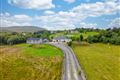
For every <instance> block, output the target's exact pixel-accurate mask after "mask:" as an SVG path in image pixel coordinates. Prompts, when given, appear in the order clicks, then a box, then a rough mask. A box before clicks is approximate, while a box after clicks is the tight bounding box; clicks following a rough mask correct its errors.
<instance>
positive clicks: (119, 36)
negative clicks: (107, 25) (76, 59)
mask: <svg viewBox="0 0 120 80" xmlns="http://www.w3.org/2000/svg"><path fill="white" fill-rule="evenodd" d="M87 41H88V42H89V43H98V42H102V43H111V44H116V45H120V28H113V29H107V30H102V31H100V34H98V35H93V36H88V38H87Z"/></svg>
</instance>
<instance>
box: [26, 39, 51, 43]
mask: <svg viewBox="0 0 120 80" xmlns="http://www.w3.org/2000/svg"><path fill="white" fill-rule="evenodd" d="M48 41H49V40H48V39H43V38H28V39H27V41H26V42H27V43H28V44H41V43H45V42H48Z"/></svg>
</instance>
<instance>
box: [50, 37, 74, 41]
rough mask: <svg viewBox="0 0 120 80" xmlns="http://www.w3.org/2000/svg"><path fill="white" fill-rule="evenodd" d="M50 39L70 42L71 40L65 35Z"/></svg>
mask: <svg viewBox="0 0 120 80" xmlns="http://www.w3.org/2000/svg"><path fill="white" fill-rule="evenodd" d="M52 41H53V42H70V41H72V40H71V39H69V38H67V37H65V36H58V37H55V38H53V40H52Z"/></svg>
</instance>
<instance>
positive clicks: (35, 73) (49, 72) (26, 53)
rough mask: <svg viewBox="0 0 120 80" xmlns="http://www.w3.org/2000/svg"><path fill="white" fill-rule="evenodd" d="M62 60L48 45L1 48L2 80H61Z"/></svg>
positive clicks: (0, 68) (58, 50) (53, 48)
mask: <svg viewBox="0 0 120 80" xmlns="http://www.w3.org/2000/svg"><path fill="white" fill-rule="evenodd" d="M62 60H63V53H62V51H61V50H60V49H58V48H56V47H54V46H51V45H48V44H42V45H29V44H19V45H14V46H0V80H60V79H61V75H62V74H61V73H62Z"/></svg>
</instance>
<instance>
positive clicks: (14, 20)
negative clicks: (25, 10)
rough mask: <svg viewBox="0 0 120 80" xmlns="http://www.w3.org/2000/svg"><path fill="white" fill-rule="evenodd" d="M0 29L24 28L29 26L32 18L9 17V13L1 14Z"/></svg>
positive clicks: (21, 16)
mask: <svg viewBox="0 0 120 80" xmlns="http://www.w3.org/2000/svg"><path fill="white" fill-rule="evenodd" d="M0 20H1V23H0V27H9V26H25V25H31V21H32V18H31V17H30V16H27V15H22V14H21V15H11V14H10V13H1V15H0Z"/></svg>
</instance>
